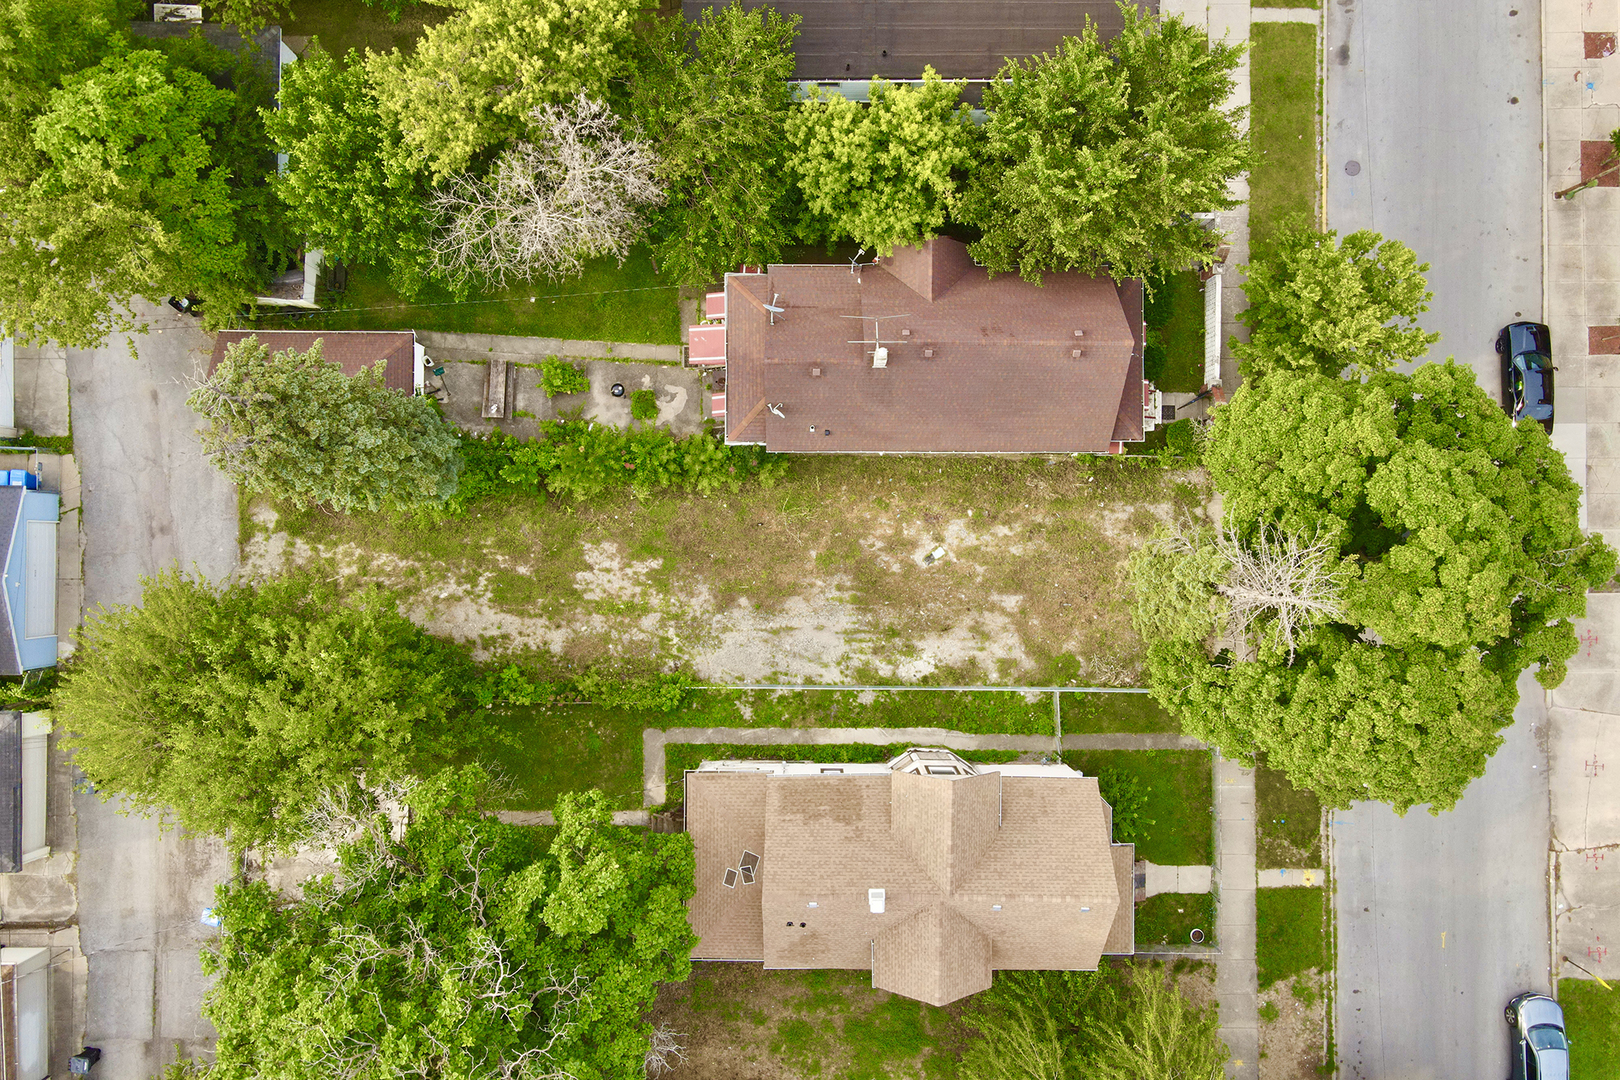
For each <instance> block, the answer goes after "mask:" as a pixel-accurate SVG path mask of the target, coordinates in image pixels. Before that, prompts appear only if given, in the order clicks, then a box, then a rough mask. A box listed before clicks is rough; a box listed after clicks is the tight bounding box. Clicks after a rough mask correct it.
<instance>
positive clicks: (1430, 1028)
mask: <svg viewBox="0 0 1620 1080" xmlns="http://www.w3.org/2000/svg"><path fill="white" fill-rule="evenodd" d="M1513 719H1514V723H1513V725H1512V726H1511V727H1509V728H1508V730H1507V731H1506V732H1504V735H1505V740H1506V741H1505V742H1504V743H1503V745H1502V748H1501V749H1500V750H1498V751H1497V752H1496V756H1495V757H1493V758H1491V760H1490V764H1489V765H1488V766H1487V767H1486V769H1485V775H1484V776H1483V777H1481V778H1480V779H1478V780H1475V781H1474V782H1473V783H1472V784H1471V785H1469V787H1468V790H1467V791H1466V792H1465V793H1464V795H1463V798H1462V800H1461V801H1460V802H1458V804H1457V807H1456V809H1454V810H1451V811H1448V812H1446V813H1444V814H1441V815H1440V816H1439V817H1435V816H1433V815H1431V814H1429V813H1428V811H1427V810H1426V809H1425V808H1422V807H1418V808H1414V809H1413V810H1411V811H1410V812H1409V813H1408V814H1407V815H1406V817H1404V818H1398V817H1396V816H1395V814H1394V813H1393V812H1392V811H1391V810H1390V809H1389V807H1388V806H1386V805H1385V804H1383V803H1357V804H1355V806H1353V807H1352V808H1351V809H1350V810H1347V811H1340V812H1338V813H1335V814H1334V815H1333V826H1332V840H1333V877H1334V886H1335V891H1334V916H1335V919H1336V921H1337V923H1338V936H1339V955H1338V987H1337V1000H1336V1001H1335V1013H1336V1015H1335V1024H1334V1040H1335V1042H1336V1044H1337V1047H1338V1056H1339V1069H1340V1073H1339V1075H1340V1076H1341V1077H1344V1078H1346V1080H1383V1078H1396V1077H1399V1078H1402V1080H1407V1078H1414V1080H1415V1078H1419V1077H1422V1078H1438V1080H1453V1078H1454V1080H1465V1078H1466V1080H1474V1078H1478V1080H1497V1078H1498V1077H1505V1076H1507V1075H1508V1042H1507V1026H1506V1025H1505V1024H1504V1023H1503V1022H1502V1006H1504V1005H1505V1004H1507V1000H1508V998H1510V997H1512V996H1513V995H1514V994H1516V993H1518V992H1519V991H1521V990H1539V991H1540V992H1542V993H1547V992H1548V990H1549V980H1548V977H1547V967H1548V948H1549V946H1548V941H1547V927H1548V922H1547V832H1548V818H1547V799H1548V783H1547V776H1548V772H1547V752H1546V739H1547V710H1546V704H1545V696H1544V694H1543V692H1542V690H1541V687H1540V686H1539V685H1537V683H1536V681H1535V677H1534V676H1533V675H1531V674H1530V673H1526V674H1524V675H1522V676H1520V678H1519V707H1518V708H1517V709H1515V710H1514V713H1513Z"/></svg>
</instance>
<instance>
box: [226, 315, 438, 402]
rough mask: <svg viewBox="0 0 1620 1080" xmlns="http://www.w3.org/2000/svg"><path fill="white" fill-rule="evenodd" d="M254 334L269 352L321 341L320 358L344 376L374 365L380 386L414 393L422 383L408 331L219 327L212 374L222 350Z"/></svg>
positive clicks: (415, 348)
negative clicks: (380, 377) (380, 376)
mask: <svg viewBox="0 0 1620 1080" xmlns="http://www.w3.org/2000/svg"><path fill="white" fill-rule="evenodd" d="M250 337H256V338H258V339H259V342H260V343H261V344H262V345H264V346H265V347H266V348H268V349H269V350H270V351H271V352H272V353H280V352H286V351H287V350H288V349H296V350H297V351H298V352H307V351H308V350H309V349H310V347H311V346H313V345H314V344H315V343H316V342H317V341H319V342H321V358H322V359H324V360H325V361H326V362H327V363H328V364H337V365H338V366H339V367H341V368H342V369H343V373H344V374H345V375H358V374H359V373H360V371H361V369H362V368H368V367H373V366H375V365H377V364H383V365H385V366H384V368H383V385H384V386H386V387H388V388H389V389H392V390H399V391H402V392H404V393H407V394H413V393H415V392H416V391H417V390H419V389H420V388H421V386H422V374H423V373H422V366H421V364H420V363H419V362H418V361H419V358H420V356H421V355H422V352H423V350H422V349H420V348H419V347H418V345H417V344H416V334H415V333H414V332H413V331H410V330H221V331H220V332H219V333H218V334H217V335H216V336H215V337H214V355H213V358H212V359H211V360H210V361H209V363H208V373H209V374H210V375H212V374H213V373H214V369H215V368H217V367H219V362H220V361H221V360H223V359H225V350H226V349H228V348H230V347H231V346H232V345H234V344H236V343H237V342H238V341H241V340H243V339H244V338H250Z"/></svg>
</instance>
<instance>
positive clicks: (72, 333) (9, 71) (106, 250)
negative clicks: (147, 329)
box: [0, 0, 288, 346]
mask: <svg viewBox="0 0 1620 1080" xmlns="http://www.w3.org/2000/svg"><path fill="white" fill-rule="evenodd" d="M120 14H121V12H120V11H119V9H118V8H116V7H114V6H111V5H106V6H99V7H98V5H95V4H91V5H90V6H89V9H88V10H87V12H86V13H85V16H84V19H83V22H82V24H79V23H75V24H74V25H73V26H71V27H62V26H58V25H57V21H56V20H55V17H54V16H50V15H47V14H45V13H44V12H43V11H41V10H40V9H38V8H37V7H36V6H35V5H34V4H33V3H32V0H15V2H13V3H11V4H8V5H7V6H6V8H5V9H3V10H0V97H3V99H4V116H3V120H0V156H3V157H4V158H5V163H4V164H3V165H0V187H3V189H4V196H5V197H4V199H0V329H3V330H4V332H6V333H10V334H14V335H16V336H17V337H19V338H22V339H24V340H29V341H41V340H45V339H54V340H56V341H59V342H62V343H64V344H68V345H79V346H93V345H95V344H98V343H99V342H100V341H101V340H102V339H103V338H104V337H105V336H106V334H107V333H108V332H109V331H110V330H112V329H114V328H123V327H128V326H130V325H132V322H131V319H130V317H129V316H128V314H127V312H126V311H125V310H124V305H125V304H126V303H127V302H128V301H129V300H130V299H131V298H132V297H134V296H137V295H158V296H161V295H164V294H166V293H175V294H196V295H199V296H201V297H202V298H203V299H204V300H206V301H210V302H211V303H210V304H209V306H208V308H205V310H211V311H213V312H214V313H215V314H217V315H222V316H223V315H228V313H229V312H230V311H231V310H233V309H234V308H235V307H236V306H237V305H238V304H239V303H240V302H241V301H243V300H245V299H247V298H248V297H250V296H251V295H252V294H253V292H254V291H255V286H256V285H257V284H258V283H259V281H260V280H261V279H262V278H263V277H264V276H265V275H266V272H267V268H268V264H269V262H270V260H271V259H273V258H274V257H275V254H276V253H277V252H279V251H284V250H286V248H287V246H288V243H287V238H286V237H285V236H284V235H283V231H282V228H281V225H280V215H279V213H278V210H277V206H276V204H275V203H274V200H273V199H271V197H270V195H269V189H268V178H269V175H270V172H271V171H272V169H273V160H274V159H273V157H272V156H271V154H270V152H269V148H268V146H267V145H266V143H265V140H264V134H263V127H262V125H261V123H260V121H259V115H258V107H259V105H261V104H264V103H268V102H269V100H270V84H269V79H268V76H267V74H266V73H265V71H264V70H262V67H261V66H260V65H259V64H258V63H257V62H256V60H255V59H254V58H253V57H251V56H243V57H240V58H239V57H236V56H233V55H231V54H229V53H226V52H224V51H222V50H220V49H217V48H214V47H213V46H211V45H209V44H208V43H207V42H206V41H204V40H203V39H201V38H196V39H177V40H172V41H164V42H161V43H156V44H153V45H150V46H143V47H137V43H136V42H134V41H132V40H131V39H130V37H129V35H128V33H127V32H120V31H114V30H113V29H111V27H112V26H113V25H114V24H115V21H116V19H117V17H118V16H119V15H120ZM77 17H78V16H77V15H75V18H77ZM59 31H60V32H61V38H60V41H59V42H58V41H57V40H56V38H55V37H54V35H56V34H57V33H58V32H59Z"/></svg>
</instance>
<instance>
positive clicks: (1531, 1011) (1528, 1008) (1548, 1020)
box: [1519, 994, 1564, 1031]
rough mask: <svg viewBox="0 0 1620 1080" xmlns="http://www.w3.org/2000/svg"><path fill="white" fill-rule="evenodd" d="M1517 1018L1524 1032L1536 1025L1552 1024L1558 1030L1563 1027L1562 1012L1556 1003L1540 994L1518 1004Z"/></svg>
mask: <svg viewBox="0 0 1620 1080" xmlns="http://www.w3.org/2000/svg"><path fill="white" fill-rule="evenodd" d="M1519 1017H1520V1023H1522V1024H1523V1025H1524V1028H1525V1030H1526V1031H1528V1030H1529V1029H1530V1028H1533V1027H1535V1026H1536V1025H1538V1024H1553V1025H1555V1026H1557V1027H1559V1028H1562V1027H1563V1026H1564V1010H1563V1009H1562V1008H1560V1007H1559V1005H1558V1002H1556V1001H1554V1000H1553V999H1552V998H1550V997H1543V996H1542V995H1540V994H1537V995H1536V996H1535V997H1528V998H1525V999H1524V1000H1523V1001H1522V1002H1520V1003H1519Z"/></svg>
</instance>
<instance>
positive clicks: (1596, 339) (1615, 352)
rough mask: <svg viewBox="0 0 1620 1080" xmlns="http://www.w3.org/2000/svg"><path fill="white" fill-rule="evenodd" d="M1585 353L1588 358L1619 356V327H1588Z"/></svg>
mask: <svg viewBox="0 0 1620 1080" xmlns="http://www.w3.org/2000/svg"><path fill="white" fill-rule="evenodd" d="M1586 352H1587V355H1589V356H1620V326H1588V327H1587V328H1586Z"/></svg>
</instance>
